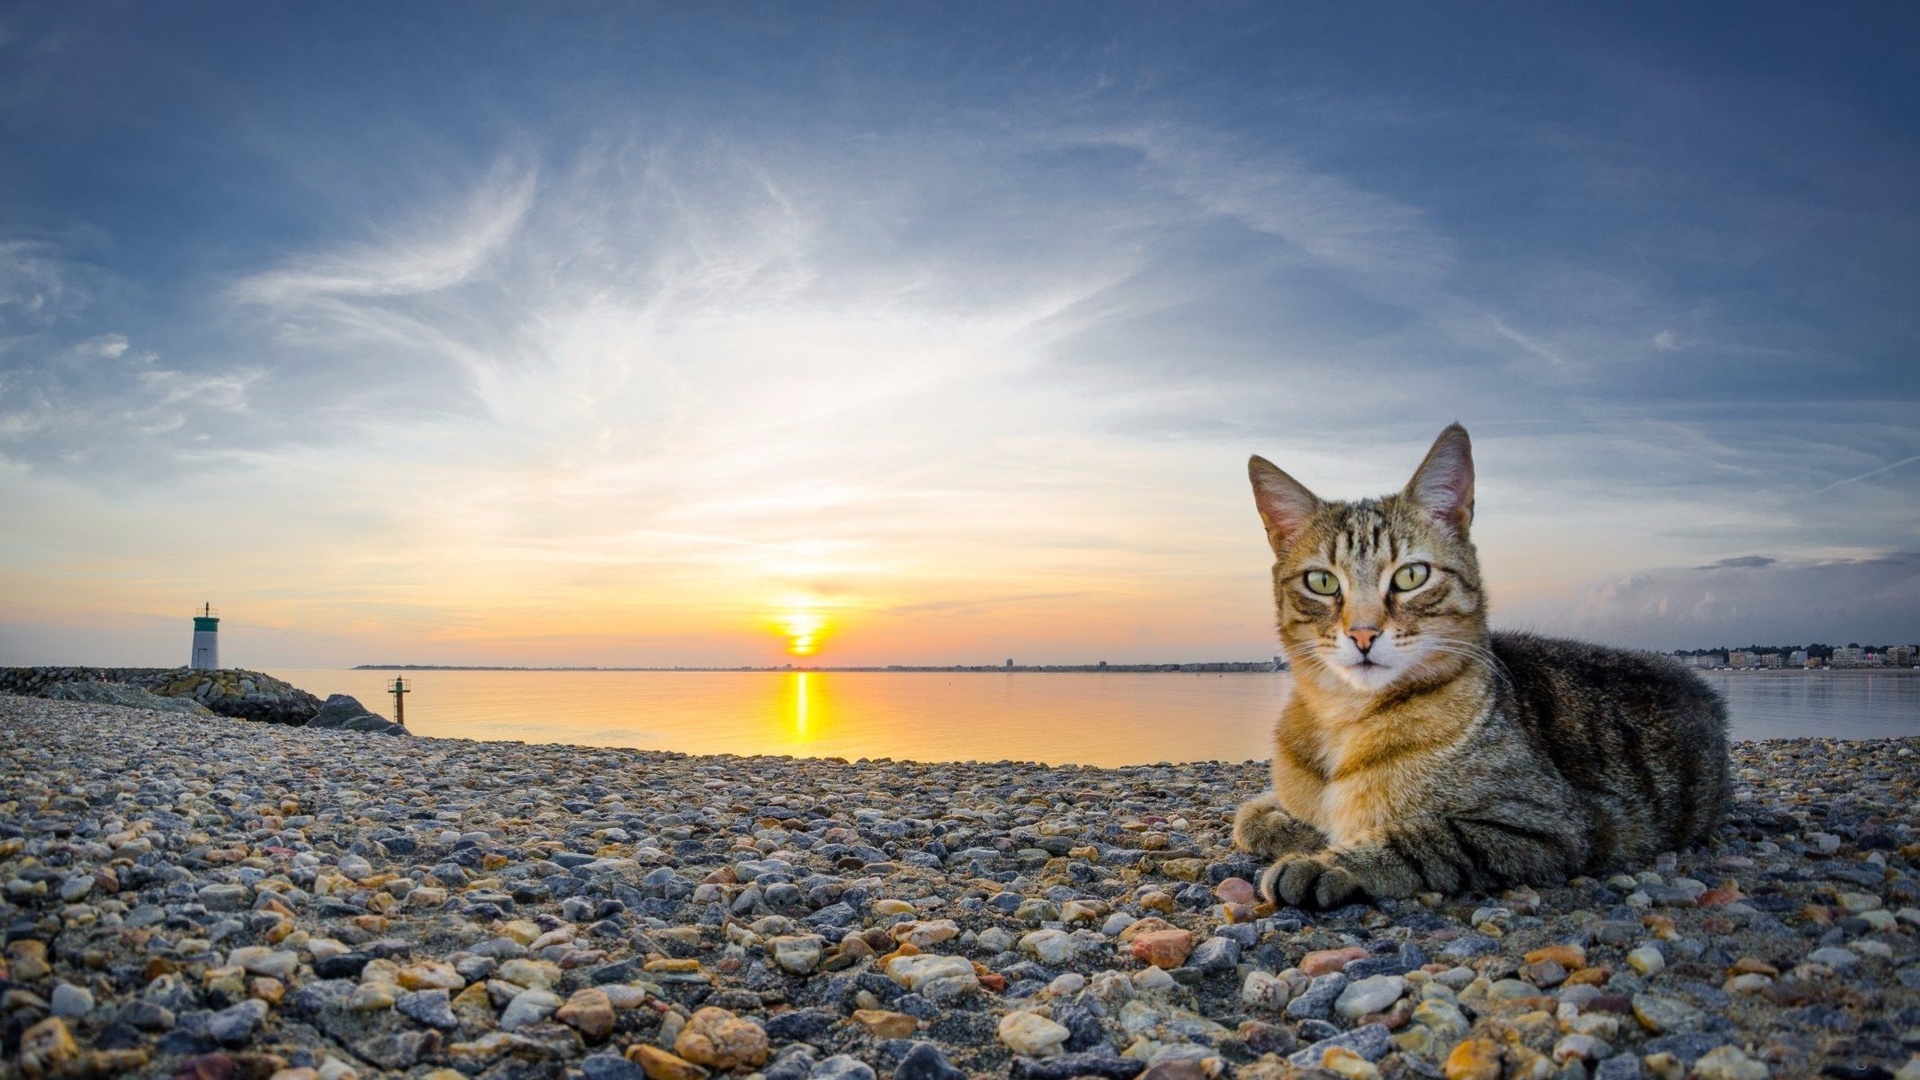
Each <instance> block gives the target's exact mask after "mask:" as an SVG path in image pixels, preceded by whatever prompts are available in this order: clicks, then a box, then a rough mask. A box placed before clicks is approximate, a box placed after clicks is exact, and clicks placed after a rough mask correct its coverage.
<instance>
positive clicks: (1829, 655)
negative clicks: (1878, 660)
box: [1674, 641, 1900, 660]
mask: <svg viewBox="0 0 1920 1080" xmlns="http://www.w3.org/2000/svg"><path fill="white" fill-rule="evenodd" d="M1898 644H1900V642H1894V643H1892V644H1889V645H1862V644H1860V643H1859V642H1857V641H1849V642H1847V644H1846V645H1844V646H1841V645H1823V644H1821V643H1820V642H1817V641H1816V642H1814V643H1813V644H1811V645H1735V646H1732V647H1728V646H1726V645H1722V646H1720V647H1719V648H1716V649H1676V650H1675V651H1674V655H1675V656H1725V655H1727V654H1728V653H1731V652H1747V653H1781V654H1783V655H1784V654H1788V653H1795V652H1799V651H1800V650H1801V649H1805V650H1807V655H1808V656H1811V657H1815V658H1817V659H1820V660H1831V659H1833V650H1835V649H1839V648H1847V649H1866V650H1868V651H1869V652H1877V653H1882V654H1884V653H1885V652H1886V651H1887V650H1888V649H1891V648H1893V646H1894V645H1898Z"/></svg>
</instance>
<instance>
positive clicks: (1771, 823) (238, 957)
mask: <svg viewBox="0 0 1920 1080" xmlns="http://www.w3.org/2000/svg"><path fill="white" fill-rule="evenodd" d="M0 740H4V742H5V744H6V745H7V746H8V748H9V750H10V753H9V754H7V755H6V756H5V758H4V760H3V761H0V918H3V919H4V924H5V928H6V937H7V946H6V956H5V960H4V964H5V970H4V972H0V979H4V980H5V981H4V984H0V989H3V990H4V994H3V995H0V1040H3V1041H4V1049H5V1052H6V1053H7V1055H9V1060H10V1061H11V1062H12V1067H13V1068H15V1069H17V1070H18V1071H19V1072H20V1073H22V1074H24V1075H27V1076H30V1077H41V1076H55V1075H86V1074H94V1075H104V1074H107V1073H112V1072H118V1071H138V1072H141V1073H142V1074H145V1075H158V1076H169V1075H173V1076H182V1075H184V1076H219V1077H232V1076H239V1077H248V1078H257V1080H270V1078H273V1077H278V1078H279V1080H346V1078H347V1077H350V1076H362V1077H365V1076H372V1075H375V1074H379V1073H384V1072H394V1073H402V1072H404V1073H407V1074H408V1075H414V1076H420V1077H423V1078H424V1077H427V1076H435V1077H444V1078H451V1077H454V1076H460V1075H465V1076H483V1077H496V1078H501V1080H507V1078H515V1077H534V1076H554V1077H559V1076H568V1077H572V1076H584V1077H586V1078H588V1080H612V1078H616V1077H619V1078H628V1077H642V1076H644V1077H651V1078H654V1080H660V1078H663V1077H679V1078H685V1080H699V1078H702V1077H708V1076H712V1075H717V1074H719V1073H723V1072H730V1073H733V1074H735V1075H739V1076H747V1075H753V1074H757V1075H759V1076H762V1077H765V1078H766V1080H825V1078H840V1077H844V1078H856V1077H864V1078H874V1077H877V1076H885V1075H890V1076H893V1077H896V1078H899V1080H923V1078H924V1080H933V1078H940V1080H957V1078H959V1077H963V1076H969V1075H971V1076H982V1075H985V1076H1002V1075H1011V1076H1015V1077H1032V1078H1067V1077H1076V1076H1098V1077H1115V1078H1120V1080H1135V1078H1138V1077H1145V1078H1148V1080H1169V1078H1175V1077H1183V1078H1184V1077H1193V1078H1201V1077H1220V1076H1238V1077H1246V1078H1252V1080H1260V1078H1278V1077H1287V1076H1303V1077H1316V1078H1325V1077H1344V1078H1347V1080H1371V1078H1372V1077H1375V1076H1385V1077H1447V1078H1464V1077H1487V1078H1499V1077H1503V1076H1504V1077H1533V1078H1538V1080H1547V1078H1558V1080H1626V1078H1628V1077H1649V1078H1652V1077H1660V1078H1662V1080H1682V1078H1684V1077H1687V1076H1698V1077H1702V1078H1735V1077H1745V1078H1751V1080H1758V1078H1760V1077H1766V1076H1783V1077H1784V1076H1811V1075H1814V1074H1817V1073H1820V1072H1822V1071H1823V1070H1825V1071H1826V1072H1827V1074H1828V1075H1835V1076H1842V1077H1894V1076H1897V1077H1899V1078H1900V1080H1911V1078H1914V1077H1920V1065H1916V1064H1911V1063H1909V1058H1910V1057H1911V1056H1912V1054H1913V1052H1914V1051H1915V1050H1916V1049H1920V820H1916V815H1917V813H1920V812H1917V811H1916V804H1917V803H1920V760H1917V759H1916V755H1917V754H1920V740H1906V741H1883V742H1867V743H1843V742H1837V741H1822V740H1799V741H1792V742H1771V743H1760V744H1742V745H1741V746H1739V747H1738V748H1737V750H1736V756H1737V761H1736V773H1737V776H1738V778H1739V784H1740V792H1739V803H1738V807H1739V809H1738V812H1737V814H1736V816H1735V818H1734V820H1733V821H1731V822H1730V823H1729V824H1728V826H1727V827H1726V828H1725V829H1724V830H1723V832H1722V834H1721V836H1720V838H1719V840H1718V842H1717V844H1716V846H1715V847H1713V848H1712V849H1709V850H1703V851H1698V852H1686V853H1680V854H1678V855H1665V856H1662V857H1661V858H1660V859H1659V860H1657V861H1656V862H1654V863H1653V864H1652V865H1648V866H1642V867H1628V868H1622V870H1621V872H1620V873H1618V874H1615V875H1612V876H1610V877H1608V878H1607V879H1605V880H1592V879H1578V880H1576V881H1574V882H1571V883H1569V884H1568V885H1566V886H1564V887H1558V888H1550V889H1539V890H1534V889H1518V890H1513V891H1511V892H1507V893H1503V894H1500V895H1497V896H1456V897H1442V896H1427V897H1421V898H1418V899H1417V900H1412V901H1406V902H1401V903H1382V904H1380V905H1377V906H1375V905H1356V906H1353V907H1349V908H1344V909H1341V910H1339V911H1334V912H1324V913H1323V912H1305V911H1296V910H1292V909H1283V910H1278V911H1274V910H1269V909H1266V908H1262V907H1257V906H1254V904H1253V900H1254V898H1253V897H1252V895H1251V893H1250V891H1249V887H1248V885H1247V881H1248V880H1249V879H1250V878H1252V877H1253V876H1254V875H1255V874H1256V873H1257V870H1258V867H1257V866H1256V865H1254V864H1252V863H1250V862H1249V861H1248V860H1247V859H1245V858H1244V857H1243V856H1241V855H1238V854H1236V853H1234V852H1233V851H1231V850H1230V849H1229V847H1228V833H1229V819H1230V815H1231V813H1232V811H1233V808H1234V807H1235V806H1236V805H1237V804H1238V803H1239V801H1240V800H1242V799H1244V798H1246V797H1248V796H1249V795H1251V794H1253V793H1255V792H1256V791H1258V790H1259V789H1260V787H1261V785H1262V784H1263V782H1264V779H1265V778H1264V774H1263V769H1262V768H1261V767H1260V766H1258V765H1255V764H1252V763H1247V764H1236V765H1224V764H1199V765H1187V766H1178V767H1166V766H1153V767H1140V768H1127V769H1093V768H1078V767H1067V768H1047V767H1043V766H1037V765H1019V764H1006V763H1001V764H945V765H928V764H914V763H907V762H893V761H878V762H860V763H852V764H849V763H845V762H838V761H832V760H795V759H781V758H735V757H707V758H701V757H687V756H684V755H678V754H669V753H656V752H643V751H632V750H621V749H607V748H590V747H569V746H525V745H519V744H499V743H494V744H490V743H475V742H466V741H459V740H440V739H406V740H393V741H391V742H389V741H385V740H381V741H379V742H378V743H377V746H378V749H379V752H378V754H376V755H368V754H366V753H364V748H365V747H367V746H368V745H369V744H368V743H367V742H366V741H365V739H364V737H363V736H355V735H351V734H348V733H344V732H338V731H328V730H314V729H305V728H300V729H294V728H285V727H270V726H266V725H236V724H233V723H231V722H230V721H226V720H219V719H201V718H195V717H187V716H182V717H174V716H169V717H167V719H166V723H165V724H164V725H161V724H155V723H154V722H153V715H152V714H151V713H144V712H139V711H135V710H130V709H125V708H118V707H114V706H110V705H99V704H89V703H74V702H59V701H47V700H30V699H23V698H15V697H5V696H0ZM446 1070H450V1071H446Z"/></svg>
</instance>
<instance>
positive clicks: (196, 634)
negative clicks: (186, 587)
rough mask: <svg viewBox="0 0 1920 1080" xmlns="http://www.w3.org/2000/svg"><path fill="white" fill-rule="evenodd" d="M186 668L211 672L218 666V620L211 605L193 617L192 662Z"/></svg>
mask: <svg viewBox="0 0 1920 1080" xmlns="http://www.w3.org/2000/svg"><path fill="white" fill-rule="evenodd" d="M187 666H188V667H190V668H192V669H193V670H195V671H213V670H215V669H217V668H219V666H220V619H219V617H218V616H216V615H214V613H213V605H212V604H208V605H207V606H206V608H205V609H204V611H202V613H201V614H199V615H195V616H194V617H193V662H192V663H191V664H188V665H187Z"/></svg>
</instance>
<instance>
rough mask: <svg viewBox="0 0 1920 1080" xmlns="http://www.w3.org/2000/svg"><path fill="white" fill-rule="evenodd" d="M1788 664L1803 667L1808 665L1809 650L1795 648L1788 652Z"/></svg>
mask: <svg viewBox="0 0 1920 1080" xmlns="http://www.w3.org/2000/svg"><path fill="white" fill-rule="evenodd" d="M1787 666H1788V667H1798V668H1803V667H1806V666H1807V650H1805V649H1795V650H1793V651H1792V652H1790V653H1788V654H1787Z"/></svg>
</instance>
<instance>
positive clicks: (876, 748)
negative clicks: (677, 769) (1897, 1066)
mask: <svg viewBox="0 0 1920 1080" xmlns="http://www.w3.org/2000/svg"><path fill="white" fill-rule="evenodd" d="M271 674H273V675H276V676H278V677H280V678H282V679H285V680H287V681H288V682H290V683H292V684H293V685H295V686H298V687H300V688H302V689H304V690H308V691H311V692H312V693H315V694H319V695H320V696H322V697H325V696H326V695H328V694H352V695H353V696H354V697H357V698H359V699H360V701H361V703H362V704H364V705H366V706H367V707H368V708H370V709H372V710H374V711H376V712H379V713H382V714H384V715H387V716H389V717H391V716H392V714H393V698H392V697H391V696H390V695H388V694H386V692H385V688H386V686H387V685H389V684H390V683H391V682H392V680H393V677H394V675H395V674H404V675H405V676H406V677H407V678H408V679H410V680H411V681H412V686H413V690H412V692H411V693H409V694H408V695H407V706H406V713H407V716H406V718H407V726H408V727H409V728H410V729H412V730H413V731H414V732H415V733H416V734H420V735H436V736H445V737H453V738H465V739H508V740H515V739H517V740H522V741H525V742H544V743H573V744H581V745H590V746H634V747H645V748H648V749H657V750H678V751H681V752H684V753H689V754H793V755H796V756H808V757H844V758H848V759H854V758H861V757H875V758H877V757H892V758H904V759H911V760H919V761H967V760H975V761H999V760H1015V761H1044V762H1048V763H1052V764H1081V765H1107V766H1111V765H1139V764H1149V763H1152V762H1157V761H1202V760H1228V761H1244V760H1250V759H1264V758H1266V757H1267V756H1268V752H1269V751H1268V732H1269V731H1270V730H1271V729H1272V727H1273V720H1274V717H1275V716H1276V715H1278V713H1279V709H1280V705H1281V703H1282V701H1284V700H1285V697H1286V693H1287V686H1288V677H1287V676H1286V675H1284V674H1230V675H1192V674H1151V675H1150V674H1120V673H1111V674H1068V673H1057V674H1045V673H985V672H981V673H975V672H968V673H951V674H949V673H925V672H706V671H686V672H678V671H676V672H656V671H409V672H401V673H396V672H391V671H341V670H330V669H313V670H279V671H274V672H271ZM1707 677H1708V679H1709V680H1710V681H1711V682H1712V683H1713V684H1714V685H1715V686H1716V687H1718V688H1719V689H1720V691H1721V692H1722V693H1723V694H1725V695H1726V697H1727V701H1728V704H1729V707H1730V709H1731V712H1732V715H1733V734H1734V737H1735V738H1737V739H1767V738H1791V737H1795V736H1807V735H1820V736H1830V737H1841V738H1853V739H1869V738H1887V737H1891V736H1904V735H1920V677H1916V675H1914V674H1911V673H1905V672H1903V673H1897V674H1896V673H1872V674H1869V673H1866V672H1708V673H1707Z"/></svg>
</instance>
